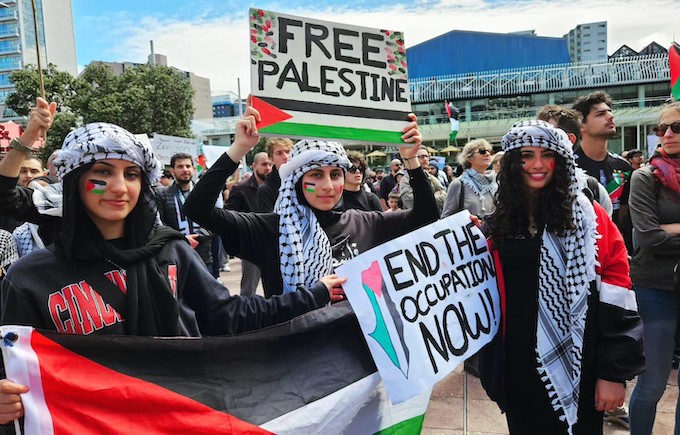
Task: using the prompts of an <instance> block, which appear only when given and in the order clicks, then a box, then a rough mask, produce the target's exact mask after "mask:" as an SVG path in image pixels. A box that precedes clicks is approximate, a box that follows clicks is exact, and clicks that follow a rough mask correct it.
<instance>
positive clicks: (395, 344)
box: [336, 210, 500, 404]
mask: <svg viewBox="0 0 680 435" xmlns="http://www.w3.org/2000/svg"><path fill="white" fill-rule="evenodd" d="M336 274H337V275H339V276H341V277H344V278H347V282H346V283H345V284H343V288H344V289H345V293H346V295H347V298H348V299H349V302H350V303H351V304H352V308H353V309H354V311H355V312H356V314H357V317H358V319H359V324H360V325H361V329H362V331H363V332H364V335H365V338H366V342H367V343H368V347H369V349H370V350H371V354H372V356H373V359H374V360H375V364H376V366H377V367H378V371H379V373H380V375H381V376H382V378H383V381H384V382H385V386H386V388H387V393H388V395H389V397H390V400H391V401H392V403H395V404H396V403H401V402H403V401H405V400H408V399H410V398H412V397H415V396H416V395H418V394H420V393H423V392H425V391H428V390H429V389H431V388H432V387H433V386H434V384H435V383H437V382H439V381H440V380H442V379H443V378H444V377H446V375H448V374H449V373H450V372H451V371H453V370H454V369H455V368H456V367H457V366H458V365H459V364H460V363H462V362H463V361H464V360H465V359H466V358H468V357H470V356H472V355H473V354H474V353H476V352H477V351H478V350H479V349H481V348H482V347H483V346H484V345H485V344H486V343H488V342H489V341H491V339H492V338H493V337H494V335H495V334H496V332H497V331H498V327H499V323H500V296H499V293H498V286H497V284H496V266H495V264H494V262H493V261H492V258H491V255H490V253H489V251H488V248H487V244H486V239H485V237H484V235H483V234H482V232H481V231H480V230H479V229H478V228H477V227H476V226H475V225H474V224H473V223H472V222H471V221H470V214H469V212H468V211H467V210H464V211H462V212H460V213H457V214H455V215H453V216H449V217H448V218H446V219H443V220H440V221H437V222H435V223H433V224H430V225H428V226H426V227H423V228H420V229H418V230H416V231H413V232H411V233H409V234H406V235H404V236H402V237H399V238H397V239H394V240H392V241H390V242H388V243H385V244H383V245H380V246H378V247H376V248H373V249H371V250H369V251H366V252H364V253H363V254H361V255H359V256H357V257H355V258H353V259H352V260H350V261H348V262H347V263H345V264H343V265H342V266H340V267H339V268H337V269H336Z"/></svg>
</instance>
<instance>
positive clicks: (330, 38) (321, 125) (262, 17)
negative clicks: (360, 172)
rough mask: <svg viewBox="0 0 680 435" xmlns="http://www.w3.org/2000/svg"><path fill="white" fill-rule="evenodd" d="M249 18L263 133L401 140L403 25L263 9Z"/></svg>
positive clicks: (407, 107)
mask: <svg viewBox="0 0 680 435" xmlns="http://www.w3.org/2000/svg"><path fill="white" fill-rule="evenodd" d="M249 20H250V22H249V29H250V33H249V38H250V63H251V70H250V71H251V73H250V79H251V95H252V100H251V104H252V106H253V107H255V108H256V109H257V110H258V111H259V112H260V114H261V115H262V121H261V122H260V123H258V125H257V128H258V131H259V132H260V133H261V134H262V135H264V136H285V137H295V138H321V139H337V140H340V141H342V142H358V143H363V144H369V143H370V144H387V145H395V144H402V145H403V142H402V140H401V134H402V133H401V131H402V129H403V128H404V126H406V125H407V123H408V122H409V118H408V114H409V113H410V112H411V103H410V92H409V86H408V71H407V63H406V49H405V47H404V37H403V33H402V32H398V31H392V30H384V29H372V28H367V27H358V26H351V25H346V24H338V23H331V22H328V21H320V20H313V19H309V18H303V17H298V16H293V15H285V14H280V13H277V12H270V11H264V10H262V9H250V14H249Z"/></svg>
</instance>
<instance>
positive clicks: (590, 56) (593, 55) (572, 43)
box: [564, 21, 607, 62]
mask: <svg viewBox="0 0 680 435" xmlns="http://www.w3.org/2000/svg"><path fill="white" fill-rule="evenodd" d="M564 38H565V39H566V40H567V44H568V46H569V57H571V61H572V62H588V61H591V60H606V59H607V22H606V21H600V22H597V23H587V24H579V25H578V26H576V27H574V28H573V29H571V30H570V31H569V33H567V34H566V35H564Z"/></svg>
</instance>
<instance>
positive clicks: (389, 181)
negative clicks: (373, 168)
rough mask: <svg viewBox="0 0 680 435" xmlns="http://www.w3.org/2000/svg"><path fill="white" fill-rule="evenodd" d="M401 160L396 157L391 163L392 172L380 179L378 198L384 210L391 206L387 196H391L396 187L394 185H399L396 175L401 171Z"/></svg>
mask: <svg viewBox="0 0 680 435" xmlns="http://www.w3.org/2000/svg"><path fill="white" fill-rule="evenodd" d="M401 167H402V165H401V160H399V159H394V160H392V162H391V163H390V174H389V175H387V176H386V177H383V179H382V180H381V181H380V190H379V191H378V198H380V205H381V206H382V209H383V210H387V209H388V208H389V207H388V206H387V197H388V196H389V194H390V192H392V190H393V189H394V186H396V185H397V180H396V175H397V173H399V171H401Z"/></svg>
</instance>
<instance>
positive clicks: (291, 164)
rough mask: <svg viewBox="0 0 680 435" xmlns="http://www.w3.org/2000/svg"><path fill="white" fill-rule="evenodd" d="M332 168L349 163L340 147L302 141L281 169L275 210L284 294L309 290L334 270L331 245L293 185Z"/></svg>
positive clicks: (336, 144)
mask: <svg viewBox="0 0 680 435" xmlns="http://www.w3.org/2000/svg"><path fill="white" fill-rule="evenodd" d="M324 166H334V167H338V168H342V169H343V170H347V168H349V166H350V161H349V159H348V158H347V153H346V152H345V149H344V148H343V146H342V144H340V143H338V142H324V141H317V140H302V141H300V142H298V143H297V144H295V147H294V148H293V152H292V154H291V159H290V160H289V161H288V163H286V164H284V165H283V166H281V168H280V169H279V174H280V175H281V187H280V188H279V196H278V198H277V200H276V204H275V206H274V212H275V213H277V214H278V215H279V251H280V253H281V276H282V278H283V291H284V293H287V292H292V291H295V290H296V288H297V286H298V285H306V286H311V285H312V284H314V283H316V282H318V281H319V279H320V278H322V277H323V276H325V275H329V274H330V273H332V270H333V252H332V250H331V243H330V241H329V240H328V236H327V235H326V233H325V232H324V230H323V228H321V225H320V224H319V221H318V219H317V218H316V215H315V214H314V211H313V210H312V208H311V207H308V206H306V205H303V204H301V203H300V200H299V198H298V190H297V189H296V185H297V184H298V183H299V181H300V180H301V179H302V176H303V175H304V174H305V173H306V172H308V171H311V170H312V169H317V168H320V167H324Z"/></svg>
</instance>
